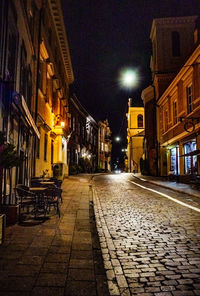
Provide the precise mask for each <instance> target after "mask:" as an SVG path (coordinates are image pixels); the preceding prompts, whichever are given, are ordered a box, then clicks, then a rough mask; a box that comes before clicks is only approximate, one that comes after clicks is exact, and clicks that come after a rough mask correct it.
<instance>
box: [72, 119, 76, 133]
mask: <svg viewBox="0 0 200 296" xmlns="http://www.w3.org/2000/svg"><path fill="white" fill-rule="evenodd" d="M75 128H76V119H75V117H73V119H72V130H73V131H75Z"/></svg>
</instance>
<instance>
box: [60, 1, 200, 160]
mask: <svg viewBox="0 0 200 296" xmlns="http://www.w3.org/2000/svg"><path fill="white" fill-rule="evenodd" d="M62 2H63V14H64V20H65V23H66V28H67V34H68V41H69V47H70V54H71V59H72V65H73V71H74V76H75V82H74V84H73V86H72V88H73V91H74V92H75V93H76V94H77V97H78V99H79V100H80V102H81V103H82V104H83V105H84V106H85V107H86V109H87V110H88V111H89V112H90V114H91V115H92V116H93V117H94V118H95V119H96V120H97V121H98V120H103V119H105V118H108V120H109V123H110V127H111V130H112V134H113V137H114V136H117V135H119V134H120V136H121V137H122V141H121V143H120V144H119V143H115V142H114V141H113V152H114V154H113V159H115V158H116V156H120V154H121V157H122V153H120V151H121V148H123V147H126V118H125V113H126V111H127V101H128V97H132V98H133V102H134V104H135V105H136V106H140V105H141V103H142V102H141V99H140V97H141V91H142V90H143V89H144V88H145V87H147V86H148V85H149V84H150V83H151V74H150V67H149V65H150V56H151V42H150V38H149V35H150V30H151V24H152V20H153V18H160V17H170V16H184V15H199V14H200V0H62ZM124 67H132V68H135V69H137V70H138V71H139V80H140V82H139V85H138V86H137V87H136V88H135V89H134V90H131V91H127V90H122V89H120V87H119V83H118V77H119V71H120V70H121V69H122V68H124Z"/></svg>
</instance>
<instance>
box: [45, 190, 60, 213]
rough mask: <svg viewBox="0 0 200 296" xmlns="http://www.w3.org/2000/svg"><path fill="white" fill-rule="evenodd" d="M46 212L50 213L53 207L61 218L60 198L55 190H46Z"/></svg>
mask: <svg viewBox="0 0 200 296" xmlns="http://www.w3.org/2000/svg"><path fill="white" fill-rule="evenodd" d="M45 197H46V212H47V213H50V210H51V207H54V209H55V211H56V214H58V216H59V217H60V207H59V197H58V195H57V192H56V189H55V188H47V189H46V190H45Z"/></svg>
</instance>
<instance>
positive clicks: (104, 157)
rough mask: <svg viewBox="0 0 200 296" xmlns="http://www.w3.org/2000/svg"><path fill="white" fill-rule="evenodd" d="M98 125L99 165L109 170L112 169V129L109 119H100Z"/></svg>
mask: <svg viewBox="0 0 200 296" xmlns="http://www.w3.org/2000/svg"><path fill="white" fill-rule="evenodd" d="M98 126H99V132H98V147H99V148H98V167H99V169H100V170H104V171H105V172H107V171H111V152H112V141H111V130H110V127H109V123H108V120H107V119H106V120H104V121H99V123H98Z"/></svg>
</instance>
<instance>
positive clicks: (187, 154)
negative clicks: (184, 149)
mask: <svg viewBox="0 0 200 296" xmlns="http://www.w3.org/2000/svg"><path fill="white" fill-rule="evenodd" d="M195 155H200V150H199V149H197V150H194V151H191V152H188V153H186V154H183V155H180V157H185V156H195Z"/></svg>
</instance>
